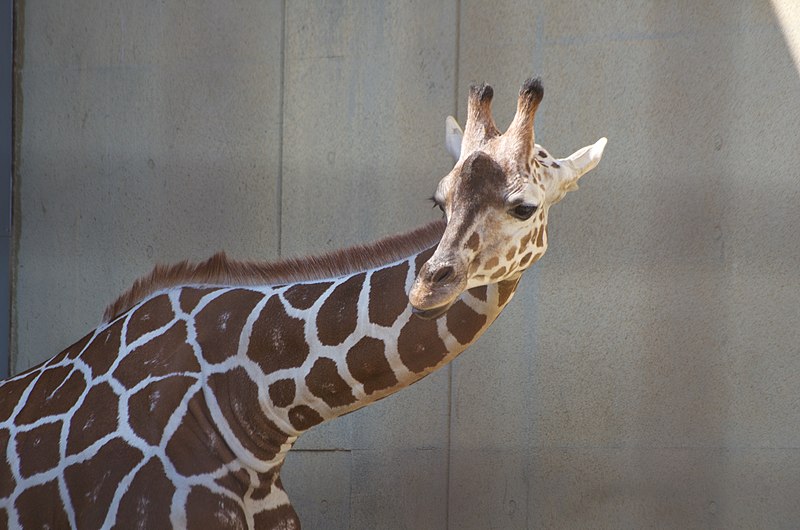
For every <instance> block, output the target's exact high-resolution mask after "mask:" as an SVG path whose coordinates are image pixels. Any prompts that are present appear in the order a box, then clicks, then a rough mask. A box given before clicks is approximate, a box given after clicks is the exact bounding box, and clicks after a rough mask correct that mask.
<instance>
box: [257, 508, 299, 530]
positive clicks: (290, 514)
mask: <svg viewBox="0 0 800 530" xmlns="http://www.w3.org/2000/svg"><path fill="white" fill-rule="evenodd" d="M253 522H254V523H255V527H256V528H297V529H299V528H300V519H299V518H298V517H297V513H295V511H294V508H292V507H291V505H289V504H284V505H283V506H278V507H277V508H273V509H272V510H266V511H263V512H259V513H257V514H255V517H254V521H253Z"/></svg>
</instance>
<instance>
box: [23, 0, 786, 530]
mask: <svg viewBox="0 0 800 530" xmlns="http://www.w3.org/2000/svg"><path fill="white" fill-rule="evenodd" d="M18 5H19V7H18V9H19V14H20V16H19V18H18V20H17V23H18V25H19V28H18V29H19V31H21V36H22V39H21V44H22V45H21V47H20V48H19V49H18V50H17V53H18V60H19V61H20V64H21V70H20V72H19V75H18V78H17V88H18V92H17V101H16V107H17V130H16V142H17V146H16V153H17V160H16V187H15V194H16V195H15V242H16V253H15V256H16V260H15V265H14V274H15V284H14V290H15V296H14V305H13V313H14V316H13V322H12V326H13V330H14V344H13V352H12V353H13V354H14V359H13V363H14V364H13V367H12V368H13V370H14V371H20V370H23V369H25V368H27V367H29V366H31V365H33V364H36V363H38V362H40V361H42V360H44V359H46V358H48V357H50V356H51V355H53V354H55V353H57V352H58V351H60V350H61V349H63V348H64V347H66V346H68V345H69V344H71V343H72V342H74V341H75V340H76V339H78V338H79V337H80V336H82V335H83V334H84V333H85V332H86V331H88V330H89V329H91V328H92V327H94V326H95V325H96V324H97V323H98V321H99V318H100V315H101V314H102V311H103V308H104V306H105V304H107V303H108V302H110V301H111V300H112V299H113V298H114V297H115V296H116V295H117V294H118V293H119V292H120V291H122V290H124V289H125V288H127V286H128V285H129V284H130V283H131V282H132V281H133V280H134V279H135V278H137V277H138V276H140V275H142V274H144V273H146V272H148V271H149V270H150V268H151V267H152V265H153V264H154V263H155V262H170V261H175V260H179V259H184V258H192V259H200V258H204V257H207V256H208V255H210V254H211V253H213V252H214V251H216V250H218V249H225V250H227V251H228V253H229V254H231V255H233V256H236V257H250V258H273V257H276V256H279V255H284V256H290V255H301V254H305V253H310V252H319V251H323V250H329V249H333V248H336V247H341V246H344V245H348V244H351V243H355V242H360V241H365V240H369V239H374V238H376V237H379V236H383V235H387V234H391V233H395V232H397V231H400V230H404V229H408V228H412V227H415V226H418V225H421V224H423V223H424V222H426V221H428V220H430V219H432V218H434V217H435V214H434V213H433V212H431V211H430V205H429V204H427V203H426V202H425V200H424V199H425V198H426V197H428V196H429V195H430V194H431V193H432V192H433V190H434V187H435V185H436V182H437V181H438V179H439V178H440V177H441V176H443V175H444V174H445V173H446V172H447V171H448V170H449V164H450V161H449V159H448V156H447V155H446V154H445V151H444V149H443V129H444V127H443V119H444V116H445V115H447V114H453V113H454V114H457V115H458V116H459V118H460V120H461V121H462V122H463V119H464V112H465V106H466V105H465V103H466V92H467V88H468V86H469V84H470V83H471V82H475V81H484V80H485V81H487V82H489V83H490V84H492V85H493V86H494V87H495V104H494V109H495V117H496V120H497V122H498V123H499V124H501V126H502V125H504V124H507V123H508V121H509V120H510V118H511V116H512V114H513V111H514V104H515V97H516V91H517V89H518V87H519V85H520V83H521V82H522V81H523V80H524V79H525V78H526V77H528V76H529V75H530V74H532V73H536V74H538V75H541V76H542V77H543V79H544V84H545V99H544V102H543V103H542V106H541V107H540V111H539V114H538V115H537V141H538V142H539V143H541V144H543V145H545V146H546V147H548V148H549V149H550V150H551V151H553V152H554V153H555V154H557V155H559V156H566V155H567V154H569V153H571V152H572V151H574V150H575V149H577V148H579V147H582V146H583V145H587V144H589V143H592V142H594V141H595V140H596V139H597V138H599V137H600V136H607V137H608V138H609V144H608V147H607V148H606V153H605V156H604V158H603V160H602V162H601V163H600V165H599V167H598V168H597V169H596V170H594V171H593V172H592V173H591V174H590V175H588V176H587V177H586V178H585V179H584V180H583V181H582V185H581V190H580V191H579V192H576V193H573V194H570V195H569V196H568V197H567V198H566V199H565V200H564V201H563V202H562V203H561V204H559V205H558V206H556V207H554V209H553V211H552V212H551V222H550V250H549V251H548V254H547V255H546V256H545V257H544V258H543V259H542V261H541V262H540V263H539V264H537V265H536V267H535V268H534V269H533V270H531V271H529V272H528V273H527V274H526V277H525V278H524V280H523V283H522V286H521V288H520V290H519V291H518V294H517V297H516V298H515V300H514V301H513V302H512V304H511V305H510V307H509V309H507V310H506V312H505V313H504V314H503V315H502V316H501V318H500V319H499V321H498V322H497V323H496V324H495V325H494V326H493V327H492V328H491V329H490V330H489V332H488V333H487V334H486V335H485V336H484V337H483V338H482V339H481V340H480V341H479V343H478V344H477V345H475V346H473V347H472V348H471V349H470V350H468V351H467V352H466V353H465V354H464V355H462V356H461V357H460V358H459V359H458V360H457V361H456V362H454V363H453V364H452V365H451V366H450V367H447V368H445V369H443V370H441V371H440V372H438V373H436V374H434V375H432V376H430V377H429V378H427V379H425V380H423V381H422V382H420V383H418V384H417V385H415V386H414V387H412V388H411V389H408V390H406V391H404V392H401V393H400V394H398V395H396V396H394V397H392V398H389V399H386V400H384V401H381V402H379V403H377V404H376V405H374V406H372V407H370V408H367V409H364V410H362V411H359V412H357V413H354V414H351V415H349V416H346V417H344V418H342V419H340V420H337V421H335V422H333V423H331V424H328V425H323V426H321V427H319V428H317V429H316V430H313V431H312V432H310V433H309V434H307V435H306V436H305V437H304V438H302V439H301V440H300V441H299V442H298V445H297V450H296V451H295V452H293V453H292V454H291V455H290V457H289V459H288V460H287V464H286V466H285V468H284V483H285V484H286V486H287V489H289V491H290V494H291V496H292V499H293V500H294V502H295V504H296V507H297V510H298V512H299V514H300V516H301V519H303V521H304V525H305V527H306V528H444V527H450V528H459V529H460V528H476V529H478V528H539V527H548V528H577V527H589V526H590V527H595V528H597V527H606V528H626V527H628V528H639V527H673V528H796V527H797V526H798V525H800V504H798V503H797V499H798V498H800V428H798V425H800V325H798V307H800V149H798V145H799V144H798V131H800V105H798V102H800V7H796V6H797V4H796V3H793V2H790V1H788V0H773V1H772V2H769V1H766V0H761V1H753V2H746V1H741V2H739V1H722V0H720V1H716V2H713V1H704V2H690V1H685V2H657V1H645V0H627V1H623V2H605V3H600V2H577V1H572V0H537V1H530V2H524V1H521V0H495V1H493V2H491V3H490V4H487V3H486V2H479V1H476V0H460V1H458V0H451V1H447V2H413V3H412V2H401V1H387V2H355V1H346V0H340V1H325V2H312V1H305V0H297V1H295V0H292V1H291V2H285V3H283V2H280V1H272V2H262V1H255V0H246V1H245V0H243V1H240V2H233V3H219V2H213V1H211V0H208V1H200V2H182V1H178V0H165V1H164V2H158V3H155V2H153V3H150V2H127V1H121V0H104V1H103V2H99V1H95V0H78V1H75V2H71V3H57V2H45V1H42V0H18Z"/></svg>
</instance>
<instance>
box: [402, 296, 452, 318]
mask: <svg viewBox="0 0 800 530" xmlns="http://www.w3.org/2000/svg"><path fill="white" fill-rule="evenodd" d="M454 302H455V300H453V301H452V302H448V303H446V304H445V305H442V306H439V307H431V308H430V309H418V308H416V307H414V306H413V305H412V306H411V312H412V313H413V314H414V315H416V316H417V317H418V318H421V319H423V320H435V319H437V318H439V317H440V316H442V315H444V314H445V313H447V310H448V309H450V308H451V307H452V306H453V303H454Z"/></svg>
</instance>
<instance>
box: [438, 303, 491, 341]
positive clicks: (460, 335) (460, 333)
mask: <svg viewBox="0 0 800 530" xmlns="http://www.w3.org/2000/svg"><path fill="white" fill-rule="evenodd" d="M446 318H447V329H448V330H449V331H450V333H452V334H453V336H454V337H455V338H456V340H457V341H458V342H460V343H461V344H469V343H470V342H472V341H473V340H474V339H475V335H477V334H478V332H479V331H480V330H481V328H482V327H483V325H484V324H486V315H481V314H479V313H476V312H475V311H473V310H472V308H471V307H469V306H468V305H467V304H465V303H464V301H462V300H459V301H458V302H456V303H455V304H453V307H451V308H450V309H448V310H447V317H446Z"/></svg>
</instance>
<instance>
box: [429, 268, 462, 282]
mask: <svg viewBox="0 0 800 530" xmlns="http://www.w3.org/2000/svg"><path fill="white" fill-rule="evenodd" d="M455 273H456V271H455V269H453V267H451V266H449V265H446V266H444V267H441V268H439V269H438V270H436V271H434V273H433V274H432V275H431V282H433V283H445V282H447V281H449V280H450V279H452V278H453V276H454V275H455Z"/></svg>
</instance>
